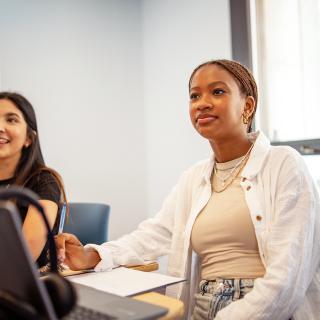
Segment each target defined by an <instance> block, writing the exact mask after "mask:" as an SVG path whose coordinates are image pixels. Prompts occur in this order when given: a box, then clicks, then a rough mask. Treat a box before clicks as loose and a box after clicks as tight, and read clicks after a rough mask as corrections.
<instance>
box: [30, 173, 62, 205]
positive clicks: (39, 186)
mask: <svg viewBox="0 0 320 320" xmlns="http://www.w3.org/2000/svg"><path fill="white" fill-rule="evenodd" d="M25 187H26V188H28V189H30V190H32V191H33V192H35V193H36V194H38V196H39V197H40V199H42V200H51V201H54V202H56V203H59V201H60V196H61V187H60V183H59V180H58V178H57V177H56V176H55V174H54V173H53V172H52V171H50V170H49V169H42V170H39V171H37V172H35V173H34V174H33V175H31V177H30V178H29V180H28V181H27V182H26V184H25Z"/></svg>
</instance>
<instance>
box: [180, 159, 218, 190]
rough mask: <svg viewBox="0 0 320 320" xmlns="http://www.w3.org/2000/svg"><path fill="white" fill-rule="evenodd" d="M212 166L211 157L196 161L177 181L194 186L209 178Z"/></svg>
mask: <svg viewBox="0 0 320 320" xmlns="http://www.w3.org/2000/svg"><path fill="white" fill-rule="evenodd" d="M212 166H213V161H212V159H211V158H208V159H205V160H201V161H198V162H196V163H195V164H194V165H192V166H191V167H189V168H187V169H186V170H185V171H184V172H183V173H182V175H181V177H180V179H179V182H180V183H187V184H192V185H193V186H195V185H197V184H198V183H201V182H202V181H204V180H206V179H210V175H211V171H212Z"/></svg>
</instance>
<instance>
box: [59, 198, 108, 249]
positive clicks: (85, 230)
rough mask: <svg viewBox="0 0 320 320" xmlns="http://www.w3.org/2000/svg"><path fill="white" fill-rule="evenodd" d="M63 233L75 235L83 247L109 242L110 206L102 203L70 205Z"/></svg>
mask: <svg viewBox="0 0 320 320" xmlns="http://www.w3.org/2000/svg"><path fill="white" fill-rule="evenodd" d="M69 210H70V211H69V215H68V216H67V217H66V219H65V224H64V227H63V232H68V233H73V234H74V235H76V236H77V238H78V239H79V240H80V241H81V243H82V244H83V245H85V244H87V243H95V244H101V243H103V242H106V241H107V240H108V221H109V213H110V206H109V205H107V204H102V203H85V202H83V203H81V202H70V203H69Z"/></svg>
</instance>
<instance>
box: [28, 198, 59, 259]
mask: <svg viewBox="0 0 320 320" xmlns="http://www.w3.org/2000/svg"><path fill="white" fill-rule="evenodd" d="M39 202H40V204H41V205H42V206H43V208H44V210H45V213H46V217H47V219H48V221H49V225H50V227H51V229H52V228H53V225H54V222H55V220H56V217H57V212H58V206H57V204H56V203H54V202H53V201H50V200H40V201H39ZM22 232H23V235H24V237H25V239H26V241H27V244H28V246H29V249H30V251H31V255H32V257H33V259H34V260H37V259H38V258H39V256H40V253H41V252H42V250H43V247H44V246H45V244H46V242H47V229H46V226H45V224H44V221H43V218H42V216H41V215H40V213H39V212H38V210H37V209H35V208H34V207H33V206H29V208H28V211H27V215H26V218H25V220H24V222H23V226H22Z"/></svg>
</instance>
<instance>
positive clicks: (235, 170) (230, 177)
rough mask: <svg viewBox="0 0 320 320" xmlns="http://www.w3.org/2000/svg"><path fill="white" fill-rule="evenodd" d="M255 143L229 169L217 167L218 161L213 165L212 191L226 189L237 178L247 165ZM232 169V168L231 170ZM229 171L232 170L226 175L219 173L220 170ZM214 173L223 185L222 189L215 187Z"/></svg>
mask: <svg viewBox="0 0 320 320" xmlns="http://www.w3.org/2000/svg"><path fill="white" fill-rule="evenodd" d="M253 145H254V144H252V145H251V146H250V148H249V150H248V151H247V153H246V154H245V155H244V156H243V157H241V158H240V160H239V161H238V162H236V163H235V165H234V166H233V167H232V168H228V169H224V170H223V169H218V168H217V164H216V162H215V163H214V165H213V171H212V177H211V185H212V191H213V192H216V193H220V192H222V191H224V190H226V189H227V188H228V187H229V186H230V185H231V183H232V182H233V181H234V180H235V178H236V177H237V176H238V175H239V173H240V172H241V170H242V169H243V167H244V166H245V164H246V163H247V160H248V158H249V155H250V152H251V150H252V148H253ZM230 169H231V170H230ZM227 170H228V171H229V170H230V172H229V173H228V174H226V175H224V176H221V175H220V174H219V172H218V171H220V172H221V171H222V172H223V171H227ZM213 174H214V176H215V177H216V178H217V179H218V180H219V181H220V182H221V186H222V189H220V190H217V189H215V188H214V185H213Z"/></svg>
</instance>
